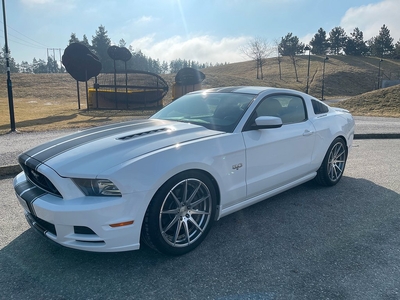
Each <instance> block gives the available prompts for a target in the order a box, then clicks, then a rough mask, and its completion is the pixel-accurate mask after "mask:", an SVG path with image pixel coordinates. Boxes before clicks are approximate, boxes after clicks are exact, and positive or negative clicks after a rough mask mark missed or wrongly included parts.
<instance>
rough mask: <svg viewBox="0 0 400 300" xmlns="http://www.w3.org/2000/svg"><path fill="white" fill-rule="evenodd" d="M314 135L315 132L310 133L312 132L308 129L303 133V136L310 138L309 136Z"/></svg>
mask: <svg viewBox="0 0 400 300" xmlns="http://www.w3.org/2000/svg"><path fill="white" fill-rule="evenodd" d="M313 134H314V131H310V130H308V129H306V130H305V131H304V133H303V136H309V135H313Z"/></svg>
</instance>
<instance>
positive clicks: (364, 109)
mask: <svg viewBox="0 0 400 300" xmlns="http://www.w3.org/2000/svg"><path fill="white" fill-rule="evenodd" d="M323 62H324V57H320V56H311V57H310V80H309V93H310V94H311V95H313V96H314V97H317V98H321V90H322V74H323ZM279 66H280V68H279ZM296 68H297V80H296V74H295V69H294V67H293V63H292V62H291V60H290V59H289V58H287V57H283V58H281V62H280V65H279V63H278V60H277V58H271V59H268V60H267V62H266V64H265V65H264V67H263V75H264V78H263V79H262V80H259V79H256V69H255V63H254V62H253V61H246V62H240V63H232V64H228V65H223V66H218V67H212V68H207V69H203V70H202V72H203V73H204V74H205V75H206V79H205V80H204V81H203V88H210V87H218V86H232V85H260V86H273V87H283V88H291V89H295V90H300V91H305V90H306V85H307V70H308V56H307V55H304V56H299V57H297V58H296ZM279 69H280V71H279ZM378 73H379V59H378V58H375V57H351V56H329V60H327V61H326V62H325V73H324V75H325V76H324V77H325V88H324V98H325V99H327V100H333V99H346V100H344V101H341V102H340V104H337V106H340V107H343V108H346V109H349V110H350V111H351V112H352V113H353V114H354V115H370V116H392V117H400V86H395V87H391V88H386V89H379V90H377V89H376V88H377V77H378ZM380 73H381V76H382V78H383V79H400V61H399V60H384V61H382V62H381V68H380ZM163 77H164V79H165V80H166V81H167V83H168V85H169V86H170V91H169V92H168V94H167V96H166V97H165V98H164V103H165V104H167V103H169V102H170V101H171V100H172V92H171V89H172V84H173V82H174V78H175V74H168V75H163ZM11 79H12V83H13V96H14V109H15V120H16V124H17V129H18V130H20V131H34V130H36V131H38V130H52V129H62V128H82V127H89V126H91V125H99V124H102V123H107V122H116V121H122V120H126V119H131V118H132V116H133V117H135V116H137V117H142V116H147V115H149V114H151V113H152V111H105V110H101V111H94V110H93V111H87V110H86V93H85V84H84V83H80V84H79V86H80V98H81V109H80V110H79V109H78V101H77V84H76V81H75V80H73V79H72V77H71V76H70V75H69V74H12V75H11ZM88 85H89V87H91V86H92V85H93V81H92V80H91V81H89V82H88ZM9 124H10V117H9V107H8V96H7V86H6V74H2V75H1V76H0V133H4V132H7V131H8V130H9V128H10V125H9Z"/></svg>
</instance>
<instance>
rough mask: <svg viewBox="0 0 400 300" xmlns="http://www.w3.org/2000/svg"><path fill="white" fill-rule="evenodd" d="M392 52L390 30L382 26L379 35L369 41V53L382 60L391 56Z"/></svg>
mask: <svg viewBox="0 0 400 300" xmlns="http://www.w3.org/2000/svg"><path fill="white" fill-rule="evenodd" d="M393 50H394V45H393V38H392V37H391V36H390V30H389V29H388V28H387V27H386V25H385V24H383V26H382V27H381V30H380V31H379V35H378V36H376V37H374V38H372V40H371V53H372V55H375V56H378V57H382V58H383V57H390V56H392V55H393Z"/></svg>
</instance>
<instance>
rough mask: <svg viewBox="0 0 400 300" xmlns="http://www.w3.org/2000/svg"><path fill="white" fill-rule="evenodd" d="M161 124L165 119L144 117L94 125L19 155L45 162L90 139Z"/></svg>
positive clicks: (93, 139)
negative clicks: (99, 125) (106, 124)
mask: <svg viewBox="0 0 400 300" xmlns="http://www.w3.org/2000/svg"><path fill="white" fill-rule="evenodd" d="M163 124H165V121H161V120H149V119H146V120H136V121H131V122H123V123H118V124H113V125H108V126H101V127H96V128H92V129H88V130H84V131H81V132H77V133H75V134H72V135H68V136H65V137H63V138H60V139H56V140H54V141H51V142H48V143H45V144H43V145H40V146H38V147H36V148H33V149H31V150H29V151H27V152H25V153H24V154H23V155H21V156H24V157H26V155H27V156H30V157H33V158H35V159H36V160H37V161H39V162H45V161H46V160H49V159H51V158H53V157H55V156H57V155H59V154H61V153H63V152H66V151H68V150H70V149H73V148H76V147H78V146H81V145H84V144H86V143H89V142H91V141H95V140H99V139H103V138H106V137H109V136H112V135H115V134H122V133H124V132H128V131H132V130H141V129H145V128H148V127H149V126H157V125H160V126H161V125H163Z"/></svg>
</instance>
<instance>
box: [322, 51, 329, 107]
mask: <svg viewBox="0 0 400 300" xmlns="http://www.w3.org/2000/svg"><path fill="white" fill-rule="evenodd" d="M328 59H329V57H328V56H326V57H325V58H324V68H323V69H322V97H321V100H324V87H325V62H326V61H327V60H328Z"/></svg>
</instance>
